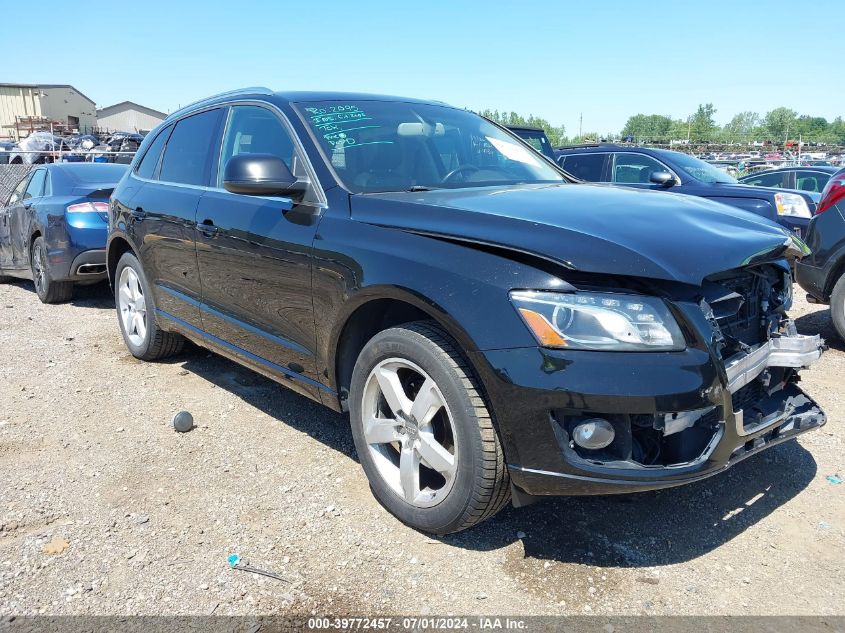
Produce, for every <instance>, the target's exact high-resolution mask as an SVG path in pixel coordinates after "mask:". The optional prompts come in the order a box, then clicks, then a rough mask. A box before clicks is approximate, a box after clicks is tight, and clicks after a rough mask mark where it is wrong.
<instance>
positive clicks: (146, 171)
mask: <svg viewBox="0 0 845 633" xmlns="http://www.w3.org/2000/svg"><path fill="white" fill-rule="evenodd" d="M172 129H173V127H172V126H170V125H168V126H167V127H166V128H164V129H163V130H162V131H161V132H159V134H158V136H156V137H155V140H153V142H152V144H151V145H150V147H149V149H147V153H146V154H144V158H142V159H141V162H140V163H139V164H138V168H137V169H136V170H135V174H136V175H137V176H138V177H139V178H146V179H148V180H149V179H151V178H152V177H153V175H154V174H155V171H156V167H158V162H159V159H161V150H163V149H164V144H165V143H166V142H167V137H168V136H170V130H172Z"/></svg>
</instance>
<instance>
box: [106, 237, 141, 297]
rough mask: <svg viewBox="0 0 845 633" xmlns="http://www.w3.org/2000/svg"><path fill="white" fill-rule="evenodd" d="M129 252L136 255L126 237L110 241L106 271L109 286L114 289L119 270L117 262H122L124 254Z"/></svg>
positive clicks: (107, 249) (107, 248)
mask: <svg viewBox="0 0 845 633" xmlns="http://www.w3.org/2000/svg"><path fill="white" fill-rule="evenodd" d="M128 252H132V253H134V252H135V249H134V247H133V246H132V244H131V243H130V242H129V240H127V239H126V238H125V237H122V236H120V235H116V236H115V237H113V238H112V239H110V240H109V243H108V246H107V247H106V271H107V272H108V276H109V284H111V286H112V287H114V273H115V271H116V270H117V262H119V261H120V258H121V257H122V256H123V254H124V253H128Z"/></svg>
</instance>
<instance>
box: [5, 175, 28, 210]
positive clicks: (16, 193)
mask: <svg viewBox="0 0 845 633" xmlns="http://www.w3.org/2000/svg"><path fill="white" fill-rule="evenodd" d="M28 181H29V176H24V177H23V178H22V179H21V181H20V182H19V183H18V184H17V185H15V188H14V190H13V191H12V195H10V196H9V204H15V203H16V202H18V201H19V200H20V199H21V198H23V192H24V190H25V189H26V183H27V182H28Z"/></svg>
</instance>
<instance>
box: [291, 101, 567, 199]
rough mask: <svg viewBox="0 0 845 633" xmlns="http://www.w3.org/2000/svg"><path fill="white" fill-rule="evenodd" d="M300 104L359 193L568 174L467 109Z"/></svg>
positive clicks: (348, 182)
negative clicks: (557, 169)
mask: <svg viewBox="0 0 845 633" xmlns="http://www.w3.org/2000/svg"><path fill="white" fill-rule="evenodd" d="M297 108H299V111H300V113H301V114H302V116H303V118H304V120H305V122H306V124H307V125H308V126H309V128H310V130H311V132H312V134H313V136H314V139H315V140H316V141H317V143H318V145H319V146H320V149H321V150H322V152H323V155H324V156H325V158H326V162H328V163H329V165H330V166H331V167H332V168H333V169H334V171H335V173H336V174H337V175H338V177H339V178H340V179H341V181H342V182H343V183H344V185H345V186H346V188H347V189H349V190H351V191H353V192H358V193H360V192H376V191H406V190H408V189H411V188H415V187H428V188H458V187H480V186H490V185H507V184H515V183H534V182H561V181H562V180H563V178H562V176H561V175H560V174H559V173H558V172H557V171H556V170H555V169H554V168H553V167H552V166H551V165H549V164H547V163H546V162H545V161H544V160H542V158H541V157H539V156H537V154H536V153H535V152H533V151H532V150H531V149H530V148H528V147H526V146H525V145H523V144H522V143H520V142H519V141H517V140H516V139H514V138H513V136H511V135H510V134H508V133H507V132H505V131H504V130H502V129H501V128H499V127H498V126H496V125H494V124H492V123H490V122H489V121H487V120H485V119H483V118H481V117H480V116H478V115H476V114H473V113H471V112H467V111H465V110H458V109H455V108H450V107H445V106H440V105H435V104H428V103H408V102H399V101H395V102H394V101H351V102H349V101H345V102H340V101H321V102H309V103H299V104H297ZM451 165H454V167H450V166H451Z"/></svg>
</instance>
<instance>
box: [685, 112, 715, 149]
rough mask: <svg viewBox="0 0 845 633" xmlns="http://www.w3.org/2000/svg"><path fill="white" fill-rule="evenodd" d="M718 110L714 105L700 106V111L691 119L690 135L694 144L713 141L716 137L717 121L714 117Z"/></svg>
mask: <svg viewBox="0 0 845 633" xmlns="http://www.w3.org/2000/svg"><path fill="white" fill-rule="evenodd" d="M715 114H716V108H714V107H713V104H712V103H703V104H699V106H698V110H696V111H695V113H694V114H693V115H692V116H691V117H690V122H689V126H688V135H689V138H690V140H692V141H694V142H702V141H712V140H713V139H715V137H716V130H717V129H718V126H717V125H716V120H715V119H714V118H713V115H715Z"/></svg>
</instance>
